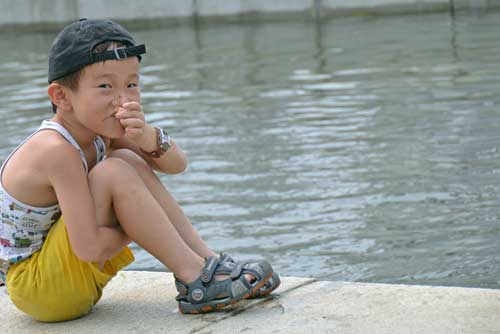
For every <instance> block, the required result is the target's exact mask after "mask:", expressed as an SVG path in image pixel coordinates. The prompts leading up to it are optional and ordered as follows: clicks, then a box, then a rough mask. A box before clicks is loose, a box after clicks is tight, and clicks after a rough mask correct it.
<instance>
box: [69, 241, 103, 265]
mask: <svg viewBox="0 0 500 334" xmlns="http://www.w3.org/2000/svg"><path fill="white" fill-rule="evenodd" d="M73 252H74V253H75V255H76V257H77V258H78V259H79V260H80V261H82V262H99V261H101V259H102V258H103V253H104V250H101V249H99V247H97V245H94V246H93V247H85V248H84V249H78V248H76V249H75V248H74V249H73Z"/></svg>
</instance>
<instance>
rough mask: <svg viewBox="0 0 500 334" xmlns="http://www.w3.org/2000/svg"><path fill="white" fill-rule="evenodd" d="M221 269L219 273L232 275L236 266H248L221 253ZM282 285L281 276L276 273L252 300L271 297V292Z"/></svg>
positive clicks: (219, 268) (218, 270)
mask: <svg viewBox="0 0 500 334" xmlns="http://www.w3.org/2000/svg"><path fill="white" fill-rule="evenodd" d="M219 261H220V264H219V267H218V269H217V273H226V274H230V273H231V272H233V271H234V269H235V268H236V266H238V265H241V266H243V268H244V266H245V265H247V264H246V263H245V262H236V261H235V260H234V259H233V258H232V257H231V256H229V254H227V253H220V256H219ZM280 284H281V280H280V277H279V275H278V274H277V273H276V272H273V275H272V276H271V278H270V279H269V280H268V281H267V282H266V283H265V284H264V285H263V286H262V287H261V288H260V289H259V290H257V291H256V292H255V293H254V294H253V295H252V296H250V298H261V297H265V296H267V295H269V294H270V293H271V292H273V291H274V290H276V289H277V288H278V287H279V286H280Z"/></svg>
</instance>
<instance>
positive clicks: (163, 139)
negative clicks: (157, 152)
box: [159, 129, 171, 151]
mask: <svg viewBox="0 0 500 334" xmlns="http://www.w3.org/2000/svg"><path fill="white" fill-rule="evenodd" d="M159 146H160V149H162V150H163V151H166V150H168V149H169V148H170V146H171V144H170V136H169V135H168V134H167V133H165V131H163V129H160V143H159Z"/></svg>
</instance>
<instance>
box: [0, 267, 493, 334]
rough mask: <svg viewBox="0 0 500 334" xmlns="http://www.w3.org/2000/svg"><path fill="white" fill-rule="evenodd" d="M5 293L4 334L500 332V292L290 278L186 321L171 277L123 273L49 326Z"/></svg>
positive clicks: (0, 299)
mask: <svg viewBox="0 0 500 334" xmlns="http://www.w3.org/2000/svg"><path fill="white" fill-rule="evenodd" d="M3 290H4V288H0V305H2V311H1V312H0V333H6V334H10V333H12V334H14V333H15V334H18V333H52V334H56V333H61V334H62V333H65V334H66V333H102V334H105V333H166V332H169V333H171V332H175V333H205V334H207V333H243V332H245V333H246V332H248V333H252V332H253V333H287V334H290V333H370V334H372V333H398V334H399V333H432V334H434V333H471V334H472V333H474V334H477V333H499V332H500V317H499V316H498V315H499V314H500V290H486V289H468V288H450V287H429V286H407V285H388V284H367V283H366V284H364V283H347V282H326V281H318V280H315V279H308V278H293V277H287V278H284V279H283V284H282V286H281V287H280V288H279V289H278V290H277V291H276V293H274V294H273V296H271V297H268V298H265V299H260V300H252V301H243V302H241V303H239V304H237V305H235V306H233V307H230V308H227V309H226V310H223V311H220V312H216V313H210V314H206V315H197V316H192V315H181V314H179V313H178V311H177V304H176V302H175V299H174V298H175V295H176V291H175V287H174V282H173V277H172V275H171V274H169V273H154V272H137V271H124V272H120V273H119V274H118V275H117V277H115V278H114V279H113V280H112V281H111V283H110V284H109V285H108V287H107V288H106V289H105V292H104V296H103V299H102V300H101V301H100V302H99V303H98V304H97V306H96V307H95V308H94V309H93V311H92V312H91V313H90V314H89V315H87V316H85V317H83V318H81V319H77V320H74V321H69V322H63V323H55V324H46V323H40V322H37V321H34V320H32V319H31V318H29V317H27V316H26V315H24V314H22V313H21V312H19V311H18V310H17V309H15V307H14V306H13V305H12V303H11V302H10V300H9V298H8V296H7V295H6V294H5V293H4V291H3Z"/></svg>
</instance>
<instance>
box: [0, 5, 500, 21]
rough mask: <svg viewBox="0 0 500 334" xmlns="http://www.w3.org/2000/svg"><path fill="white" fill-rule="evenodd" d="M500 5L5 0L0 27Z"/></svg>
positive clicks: (376, 11) (307, 16) (401, 10)
mask: <svg viewBox="0 0 500 334" xmlns="http://www.w3.org/2000/svg"><path fill="white" fill-rule="evenodd" d="M453 7H454V8H455V9H468V8H472V9H474V8H479V9H489V8H500V0H273V1H269V0H168V1H167V0H148V1H138V0H107V1H102V0H0V8H1V10H0V27H2V26H3V27H6V26H23V25H26V26H29V25H32V26H33V25H35V26H39V27H43V26H44V25H51V24H52V25H54V24H56V25H57V24H61V23H65V22H69V21H73V20H75V19H78V18H82V17H86V18H111V19H116V20H126V21H145V20H146V21H147V20H158V19H162V20H164V21H171V22H178V21H189V20H192V19H193V18H196V19H199V18H201V19H205V18H211V17H218V18H220V17H226V18H230V19H233V20H234V19H242V18H247V17H251V18H262V17H265V18H272V17H286V16H288V17H292V16H295V17H299V16H301V17H305V18H311V19H313V18H317V17H319V16H320V17H328V16H335V15H352V14H357V13H378V14H384V13H387V14H390V13H411V12H422V11H435V10H449V9H450V8H453Z"/></svg>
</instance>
